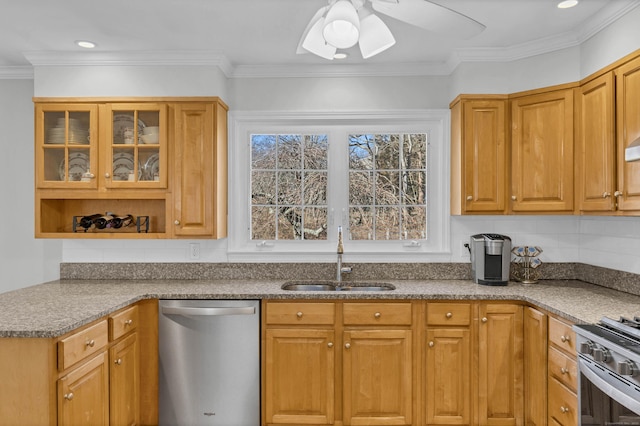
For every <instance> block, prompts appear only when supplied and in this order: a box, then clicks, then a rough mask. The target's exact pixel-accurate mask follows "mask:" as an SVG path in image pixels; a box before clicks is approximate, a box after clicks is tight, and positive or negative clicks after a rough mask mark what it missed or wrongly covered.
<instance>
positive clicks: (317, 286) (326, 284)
mask: <svg viewBox="0 0 640 426" xmlns="http://www.w3.org/2000/svg"><path fill="white" fill-rule="evenodd" d="M281 288H282V289H283V290H289V291H390V290H395V289H396V288H395V286H394V285H393V284H389V283H381V282H368V281H364V282H338V281H288V282H286V283H284V284H283V285H282V287H281Z"/></svg>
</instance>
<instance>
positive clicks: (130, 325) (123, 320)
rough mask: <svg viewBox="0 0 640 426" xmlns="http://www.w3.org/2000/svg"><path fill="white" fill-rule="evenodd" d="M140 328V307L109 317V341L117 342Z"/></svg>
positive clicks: (133, 307)
mask: <svg viewBox="0 0 640 426" xmlns="http://www.w3.org/2000/svg"><path fill="white" fill-rule="evenodd" d="M137 326H138V306H132V307H130V308H127V309H125V310H124V311H120V312H117V313H115V314H112V315H109V340H117V339H119V338H120V337H122V336H124V335H125V334H127V333H128V332H130V331H132V330H135V329H136V327H137Z"/></svg>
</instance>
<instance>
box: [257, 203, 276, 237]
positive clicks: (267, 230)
mask: <svg viewBox="0 0 640 426" xmlns="http://www.w3.org/2000/svg"><path fill="white" fill-rule="evenodd" d="M275 213H276V211H275V209H274V208H273V207H251V231H252V235H251V239H253V240H273V239H275V237H276V215H275Z"/></svg>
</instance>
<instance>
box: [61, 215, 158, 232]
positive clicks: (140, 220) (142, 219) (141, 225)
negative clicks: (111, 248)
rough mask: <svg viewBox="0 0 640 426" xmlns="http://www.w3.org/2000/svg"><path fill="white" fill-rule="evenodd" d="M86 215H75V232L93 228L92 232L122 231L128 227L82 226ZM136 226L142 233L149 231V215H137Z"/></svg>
mask: <svg viewBox="0 0 640 426" xmlns="http://www.w3.org/2000/svg"><path fill="white" fill-rule="evenodd" d="M84 216H85V215H81V216H73V232H87V231H88V230H89V229H91V230H92V232H121V230H124V229H126V228H127V227H122V228H119V229H116V228H105V229H96V228H95V227H92V228H86V229H85V228H83V227H82V226H80V219H82V218H83V217H84ZM134 223H135V226H136V231H137V232H138V233H142V232H144V233H145V234H146V233H149V216H136V220H135V222H134Z"/></svg>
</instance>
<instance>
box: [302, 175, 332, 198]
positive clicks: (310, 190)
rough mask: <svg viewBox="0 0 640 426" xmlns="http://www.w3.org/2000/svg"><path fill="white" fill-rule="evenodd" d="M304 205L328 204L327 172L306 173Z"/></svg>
mask: <svg viewBox="0 0 640 426" xmlns="http://www.w3.org/2000/svg"><path fill="white" fill-rule="evenodd" d="M304 203H305V204H307V205H314V206H319V205H326V204H327V172H305V173H304Z"/></svg>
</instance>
